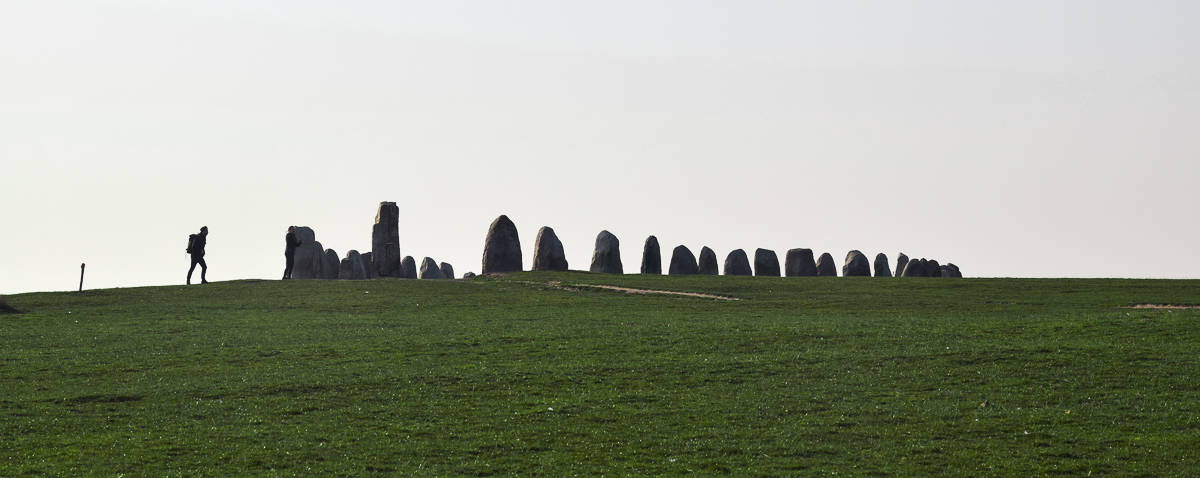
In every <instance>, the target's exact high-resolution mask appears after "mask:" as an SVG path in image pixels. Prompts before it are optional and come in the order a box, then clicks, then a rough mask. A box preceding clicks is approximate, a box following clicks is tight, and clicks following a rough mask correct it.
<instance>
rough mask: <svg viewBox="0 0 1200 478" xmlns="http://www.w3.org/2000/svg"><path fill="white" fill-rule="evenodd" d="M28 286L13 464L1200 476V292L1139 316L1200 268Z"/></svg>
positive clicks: (12, 385) (4, 364) (144, 471)
mask: <svg viewBox="0 0 1200 478" xmlns="http://www.w3.org/2000/svg"><path fill="white" fill-rule="evenodd" d="M580 284H608V285H619V286H625V287H635V288H645V289H655V290H675V291H690V292H706V293H711V294H717V295H724V296H729V297H732V298H737V299H739V300H720V299H712V298H699V297H689V296H673V295H659V294H650V295H645V294H627V293H622V292H616V291H611V290H605V289H599V288H594V287H579V285H580ZM7 302H8V303H9V304H10V305H12V306H13V307H15V308H16V309H19V310H22V311H24V313H22V314H17V315H0V417H2V418H0V437H3V442H4V447H3V449H2V450H0V476H23V475H41V474H58V475H80V474H83V475H93V474H94V475H107V476H113V475H118V474H121V473H124V474H126V475H130V476H150V475H157V476H162V475H176V474H183V475H197V474H203V475H212V476H229V475H238V474H243V475H244V474H251V475H281V476H288V475H317V476H331V475H354V476H362V475H371V474H373V473H378V474H381V475H382V474H405V475H443V476H445V475H479V476H483V475H504V474H519V475H523V476H534V475H542V476H566V475H574V474H580V475H584V474H586V475H595V474H605V475H619V476H623V475H661V474H672V475H673V474H684V473H690V472H695V473H699V474H703V475H712V474H722V473H729V474H735V475H739V476H755V475H761V476H780V475H796V474H799V475H811V474H832V473H837V474H839V475H846V474H849V475H868V476H870V475H897V476H922V475H923V476H930V475H939V474H954V475H973V476H974V475H1017V476H1025V475H1035V474H1036V475H1045V474H1063V475H1073V476H1079V475H1088V474H1092V475H1093V476H1098V475H1109V476H1113V475H1146V476H1164V475H1190V474H1194V473H1196V470H1200V452H1198V451H1197V449H1198V448H1197V444H1200V310H1172V311H1168V310H1144V309H1129V308H1122V306H1127V305H1132V304H1139V303H1164V304H1200V281H1165V280H1162V281H1160V280H1074V279H1061V280H1059V279H1055V280H1049V279H1042V280H1034V279H1028V280H1027V279H965V280H943V279H922V278H905V279H873V278H750V277H686V278H684V277H655V276H637V275H628V276H612V275H595V274H587V273H558V274H551V273H520V274H510V275H508V276H504V277H499V278H496V277H486V278H484V277H481V278H477V279H474V280H470V281H455V282H450V281H413V280H372V281H329V282H325V281H290V282H279V281H269V282H263V281H234V282H224V283H213V284H209V285H207V286H191V287H152V288H133V289H109V290H95V291H88V292H84V293H36V294H21V295H15V296H9V297H7Z"/></svg>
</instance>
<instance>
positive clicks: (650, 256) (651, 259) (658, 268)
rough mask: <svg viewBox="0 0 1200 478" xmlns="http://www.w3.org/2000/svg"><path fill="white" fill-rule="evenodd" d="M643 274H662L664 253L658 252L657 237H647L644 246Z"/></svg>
mask: <svg viewBox="0 0 1200 478" xmlns="http://www.w3.org/2000/svg"><path fill="white" fill-rule="evenodd" d="M642 273H643V274H662V253H661V252H659V250H658V238H657V237H654V236H650V237H647V238H646V244H645V245H643V246H642Z"/></svg>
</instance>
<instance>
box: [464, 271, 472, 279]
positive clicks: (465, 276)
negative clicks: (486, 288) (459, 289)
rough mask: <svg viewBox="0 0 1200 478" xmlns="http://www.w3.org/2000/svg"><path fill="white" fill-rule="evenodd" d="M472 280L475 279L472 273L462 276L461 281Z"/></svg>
mask: <svg viewBox="0 0 1200 478" xmlns="http://www.w3.org/2000/svg"><path fill="white" fill-rule="evenodd" d="M474 278H475V273H474V272H468V273H466V274H463V279H474Z"/></svg>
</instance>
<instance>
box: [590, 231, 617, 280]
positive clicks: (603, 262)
mask: <svg viewBox="0 0 1200 478" xmlns="http://www.w3.org/2000/svg"><path fill="white" fill-rule="evenodd" d="M590 270H591V271H592V272H604V273H608V274H624V273H625V272H624V269H623V266H622V264H621V241H619V240H617V236H614V235H612V233H611V232H608V231H600V234H598V235H597V236H596V249H595V251H593V252H592V267H591V269H590Z"/></svg>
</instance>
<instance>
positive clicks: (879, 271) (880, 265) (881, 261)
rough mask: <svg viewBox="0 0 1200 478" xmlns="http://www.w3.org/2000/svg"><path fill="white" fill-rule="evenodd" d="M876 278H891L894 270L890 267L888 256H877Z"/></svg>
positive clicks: (882, 254) (881, 254) (880, 254)
mask: <svg viewBox="0 0 1200 478" xmlns="http://www.w3.org/2000/svg"><path fill="white" fill-rule="evenodd" d="M874 266H875V277H891V276H892V269H891V267H889V266H888V258H887V254H884V253H882V252H880V253H879V254H875V264H874Z"/></svg>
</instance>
